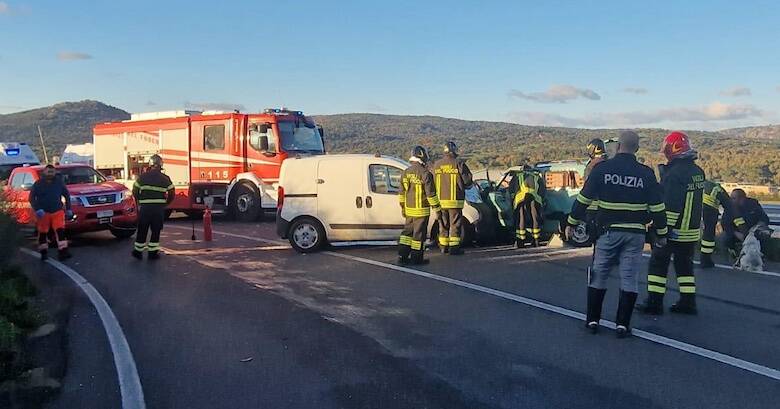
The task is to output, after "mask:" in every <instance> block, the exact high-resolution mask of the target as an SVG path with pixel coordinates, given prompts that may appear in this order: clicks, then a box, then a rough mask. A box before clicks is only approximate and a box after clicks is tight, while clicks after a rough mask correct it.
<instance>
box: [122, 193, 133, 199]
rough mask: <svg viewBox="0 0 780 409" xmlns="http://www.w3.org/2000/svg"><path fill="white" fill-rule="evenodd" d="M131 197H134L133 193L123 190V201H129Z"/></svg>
mask: <svg viewBox="0 0 780 409" xmlns="http://www.w3.org/2000/svg"><path fill="white" fill-rule="evenodd" d="M131 197H133V192H131V191H129V190H123V191H122V201H125V200H127V199H129V198H131Z"/></svg>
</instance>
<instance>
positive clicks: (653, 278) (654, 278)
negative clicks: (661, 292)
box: [647, 274, 666, 285]
mask: <svg viewBox="0 0 780 409" xmlns="http://www.w3.org/2000/svg"><path fill="white" fill-rule="evenodd" d="M647 281H648V282H651V283H656V284H664V285H665V284H666V277H662V276H657V275H653V274H648V275H647Z"/></svg>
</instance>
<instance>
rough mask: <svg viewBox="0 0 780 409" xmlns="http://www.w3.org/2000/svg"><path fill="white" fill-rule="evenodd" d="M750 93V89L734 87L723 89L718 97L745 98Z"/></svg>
mask: <svg viewBox="0 0 780 409" xmlns="http://www.w3.org/2000/svg"><path fill="white" fill-rule="evenodd" d="M751 94H752V92H750V88H748V87H734V88H729V89H725V90H723V91H721V92H720V95H723V96H726V97H747V96H750V95H751Z"/></svg>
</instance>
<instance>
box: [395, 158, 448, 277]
mask: <svg viewBox="0 0 780 409" xmlns="http://www.w3.org/2000/svg"><path fill="white" fill-rule="evenodd" d="M409 162H411V166H409V167H408V168H407V169H406V170H404V172H403V173H402V174H401V190H400V191H399V194H398V198H399V200H400V204H401V212H402V214H403V216H404V217H405V218H406V223H405V224H404V229H403V230H402V231H401V237H400V238H399V239H398V262H399V263H400V264H409V263H412V264H426V263H427V262H428V261H427V260H424V259H423V251H424V249H425V247H424V246H425V239H426V236H427V234H428V218H429V217H430V215H431V208H433V209H434V210H438V209H439V198H438V196H437V195H436V186H435V185H434V183H433V175H431V172H429V171H428V169H427V168H426V164H427V163H428V152H426V151H425V148H423V147H422V146H415V147H414V148H412V156H411V157H410V158H409Z"/></svg>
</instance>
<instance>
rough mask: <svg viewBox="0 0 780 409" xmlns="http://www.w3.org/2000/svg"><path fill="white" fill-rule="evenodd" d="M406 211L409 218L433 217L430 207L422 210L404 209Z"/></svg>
mask: <svg viewBox="0 0 780 409" xmlns="http://www.w3.org/2000/svg"><path fill="white" fill-rule="evenodd" d="M404 211H405V212H406V215H407V216H409V217H423V216H430V215H431V208H430V207H423V208H421V209H415V208H411V207H407V208H406V209H404Z"/></svg>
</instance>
